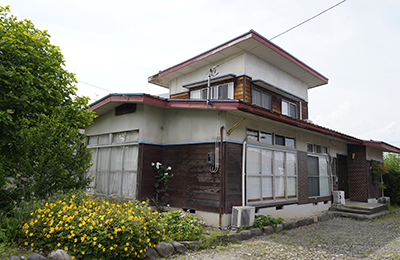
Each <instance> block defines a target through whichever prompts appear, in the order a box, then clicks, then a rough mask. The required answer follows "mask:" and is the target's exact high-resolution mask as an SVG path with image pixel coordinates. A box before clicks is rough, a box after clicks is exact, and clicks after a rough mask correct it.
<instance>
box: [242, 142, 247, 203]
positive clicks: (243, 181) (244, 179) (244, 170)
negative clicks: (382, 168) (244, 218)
mask: <svg viewBox="0 0 400 260" xmlns="http://www.w3.org/2000/svg"><path fill="white" fill-rule="evenodd" d="M246 144H247V142H246V141H244V142H243V152H242V206H246V196H245V194H246V189H245V187H246V185H245V181H246Z"/></svg>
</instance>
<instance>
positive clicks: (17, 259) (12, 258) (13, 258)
mask: <svg viewBox="0 0 400 260" xmlns="http://www.w3.org/2000/svg"><path fill="white" fill-rule="evenodd" d="M9 260H24V259H23V258H21V257H19V256H16V255H13V256H12V257H10V259H9Z"/></svg>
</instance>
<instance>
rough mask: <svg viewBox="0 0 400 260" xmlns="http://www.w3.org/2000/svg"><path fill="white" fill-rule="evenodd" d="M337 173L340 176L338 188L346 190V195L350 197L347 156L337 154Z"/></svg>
mask: <svg viewBox="0 0 400 260" xmlns="http://www.w3.org/2000/svg"><path fill="white" fill-rule="evenodd" d="M336 174H337V177H338V190H342V191H344V197H345V198H346V199H348V198H349V180H348V172H347V156H346V155H340V154H338V155H337V169H336Z"/></svg>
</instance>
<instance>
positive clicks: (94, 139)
mask: <svg viewBox="0 0 400 260" xmlns="http://www.w3.org/2000/svg"><path fill="white" fill-rule="evenodd" d="M87 140H88V148H91V149H92V152H93V158H92V162H93V165H92V167H91V168H90V169H89V171H88V172H87V173H86V176H87V177H94V179H93V182H92V186H94V185H96V186H99V185H100V186H102V188H101V189H103V191H102V192H99V191H98V192H97V194H101V195H111V194H113V195H116V196H124V197H126V198H135V196H136V193H137V169H138V155H139V145H138V140H139V131H138V130H132V131H124V132H113V133H107V134H101V135H93V136H88V137H87ZM118 149H120V150H119V151H118ZM100 151H102V152H104V154H107V159H106V162H101V161H100V156H99V153H100ZM113 152H120V153H121V156H122V157H121V158H120V160H118V162H114V161H112V154H113ZM130 152H133V156H136V157H135V158H134V157H131V158H130V159H131V160H133V164H132V163H130V161H125V158H126V155H129V153H130ZM103 159H104V158H103ZM135 161H136V163H135ZM101 164H105V165H106V166H107V169H102V170H100V167H101V166H100V165H101ZM113 165H114V167H116V166H118V167H117V168H114V169H112V167H113ZM119 166H120V167H119ZM126 167H128V169H127V168H126ZM100 171H101V172H102V174H104V173H106V174H107V176H106V177H105V178H104V176H103V177H101V176H100ZM130 174H131V175H130ZM86 176H85V177H86ZM101 178H103V179H101ZM126 178H128V180H129V179H130V178H132V179H131V181H132V182H131V183H129V182H128V183H127V182H126V180H127V179H126ZM105 180H106V182H105V183H103V182H104V181H105ZM116 183H118V184H119V185H118V184H117V187H119V188H118V189H117V190H116V188H115V186H114V185H115V184H116ZM127 191H128V192H127ZM88 192H89V193H92V192H93V190H88Z"/></svg>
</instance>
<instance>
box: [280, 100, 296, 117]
mask: <svg viewBox="0 0 400 260" xmlns="http://www.w3.org/2000/svg"><path fill="white" fill-rule="evenodd" d="M282 114H283V115H287V116H290V117H294V118H297V105H296V104H295V103H292V102H289V101H286V100H282Z"/></svg>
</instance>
